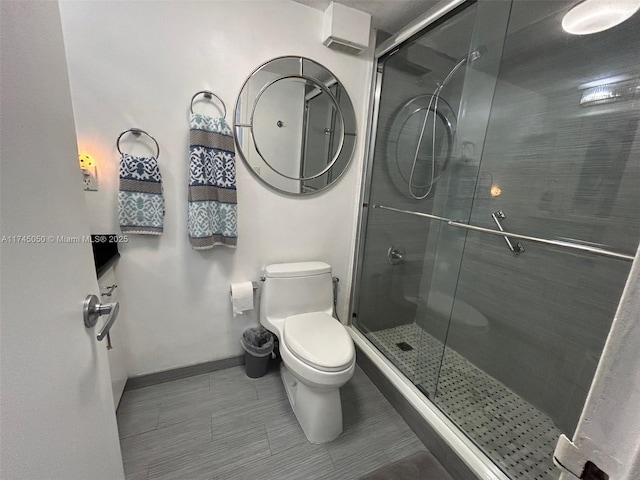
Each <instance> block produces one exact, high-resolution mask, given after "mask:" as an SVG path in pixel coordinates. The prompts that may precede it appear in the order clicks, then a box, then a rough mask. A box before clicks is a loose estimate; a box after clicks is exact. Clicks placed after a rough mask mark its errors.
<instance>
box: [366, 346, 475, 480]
mask: <svg viewBox="0 0 640 480" xmlns="http://www.w3.org/2000/svg"><path fill="white" fill-rule="evenodd" d="M356 355H357V363H358V365H359V366H360V368H362V370H363V371H364V372H365V373H366V374H367V376H368V377H369V378H370V379H371V381H372V382H373V383H374V384H375V385H376V386H377V387H378V389H379V390H380V391H381V392H382V394H383V395H384V396H385V398H386V399H387V400H388V401H389V403H391V405H393V408H395V409H396V411H397V412H398V413H399V414H400V416H401V417H402V418H403V419H404V421H405V422H407V425H409V427H411V429H412V430H413V431H414V433H415V434H416V436H417V437H418V438H419V439H420V440H421V441H422V443H424V445H425V446H426V447H427V449H428V450H429V451H430V452H431V453H432V454H433V456H434V457H436V458H437V459H438V461H439V462H440V463H441V464H442V466H443V467H444V468H445V469H446V470H447V472H449V475H451V476H452V477H453V478H454V479H455V480H470V479H478V477H477V476H476V475H475V474H474V473H473V472H472V471H471V470H470V469H469V467H468V466H467V465H466V464H465V463H464V461H463V460H462V459H461V458H460V457H459V456H458V455H457V454H456V453H455V452H454V451H453V449H452V448H451V447H450V446H449V445H447V443H446V442H445V441H444V440H443V439H442V438H441V437H440V435H438V433H437V432H436V431H435V430H434V429H433V427H432V426H431V425H429V424H428V423H427V421H426V420H425V419H424V418H423V417H422V415H420V413H419V412H418V411H417V410H416V409H415V408H414V407H413V405H411V403H409V401H408V400H407V399H406V398H405V397H404V396H403V395H402V394H401V393H400V392H398V390H397V389H396V388H395V387H394V386H393V384H392V383H391V382H390V381H389V379H387V377H386V376H385V375H384V374H383V373H382V372H381V371H380V369H378V367H377V366H376V365H375V364H374V363H373V362H372V361H371V360H370V359H369V357H367V355H365V354H364V353H363V352H362V350H360V348H359V347H357V346H356Z"/></svg>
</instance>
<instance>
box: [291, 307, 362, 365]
mask: <svg viewBox="0 0 640 480" xmlns="http://www.w3.org/2000/svg"><path fill="white" fill-rule="evenodd" d="M283 338H284V343H285V344H286V345H287V347H289V350H291V353H293V354H294V355H295V356H296V357H298V358H299V359H300V360H302V361H303V362H305V363H307V364H309V365H311V366H313V367H315V368H317V369H318V370H324V371H329V372H331V371H338V370H344V369H345V368H346V367H348V366H349V364H351V362H353V357H354V355H355V349H354V347H353V340H351V337H350V336H349V333H347V330H346V329H345V328H344V326H343V325H342V324H341V323H340V322H339V321H338V320H336V319H335V318H333V317H332V316H331V315H328V314H326V313H324V312H313V313H303V314H300V315H292V316H291V317H287V318H286V319H285V321H284V335H283Z"/></svg>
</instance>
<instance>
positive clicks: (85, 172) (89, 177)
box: [82, 167, 98, 192]
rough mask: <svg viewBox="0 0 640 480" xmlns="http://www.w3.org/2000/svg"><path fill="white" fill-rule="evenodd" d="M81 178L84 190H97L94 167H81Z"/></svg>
mask: <svg viewBox="0 0 640 480" xmlns="http://www.w3.org/2000/svg"><path fill="white" fill-rule="evenodd" d="M82 180H83V182H84V190H85V191H87V192H97V191H98V177H97V175H96V168H95V167H93V168H83V169H82Z"/></svg>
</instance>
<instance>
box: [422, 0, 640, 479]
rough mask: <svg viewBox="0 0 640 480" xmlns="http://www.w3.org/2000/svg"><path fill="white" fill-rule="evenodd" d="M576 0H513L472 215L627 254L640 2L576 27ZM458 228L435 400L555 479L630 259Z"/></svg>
mask: <svg viewBox="0 0 640 480" xmlns="http://www.w3.org/2000/svg"><path fill="white" fill-rule="evenodd" d="M576 3H578V2H576V1H567V2H564V1H559V2H546V1H530V2H514V3H513V7H512V12H511V16H510V20H509V28H508V34H507V38H506V42H505V46H504V52H503V57H502V61H501V64H500V72H499V76H498V82H497V86H496V89H495V96H494V98H493V102H492V105H491V115H490V119H489V124H488V129H487V133H486V139H485V141H484V145H483V148H482V151H477V149H476V154H477V156H478V157H480V167H479V171H478V175H477V178H476V185H475V193H474V199H473V207H472V210H471V214H470V216H469V220H468V222H469V224H471V225H478V226H481V227H485V228H490V229H493V230H496V229H497V228H498V223H500V224H501V226H502V227H503V228H504V229H505V230H506V231H508V232H513V233H519V234H524V235H529V236H532V237H541V238H546V239H558V240H563V241H567V242H572V243H577V244H582V245H591V246H595V247H598V248H603V249H606V250H612V251H617V252H623V253H627V254H632V253H633V252H634V251H635V248H636V246H637V244H638V240H639V238H640V216H639V215H638V207H639V206H640V189H638V185H639V184H640V162H638V158H640V133H639V128H638V127H639V115H638V111H639V110H638V107H639V106H640V95H639V94H638V92H639V86H640V65H639V63H638V58H637V52H638V51H640V35H639V34H638V32H640V15H639V14H638V13H636V15H635V16H634V17H633V18H631V19H630V20H628V21H627V22H625V23H624V24H621V25H619V26H617V27H614V28H612V29H610V30H607V31H605V32H602V33H599V34H595V35H587V36H580V37H577V36H572V35H569V34H568V33H566V32H564V31H563V30H562V27H561V23H562V17H563V16H564V14H565V13H566V12H567V11H568V10H569V9H570V8H571V7H572V6H573V5H575V4H576ZM467 78H468V77H467ZM607 91H608V92H610V94H608V95H604V94H603V92H607ZM460 180H463V179H462V178H461V179H460ZM450 184H451V183H450ZM447 201H449V202H452V201H454V199H452V198H449V199H447ZM465 233H466V242H465V245H464V253H463V255H462V261H461V265H460V269H459V271H458V277H457V283H456V287H455V295H454V300H453V302H452V310H451V315H450V318H449V328H448V332H447V335H446V348H445V352H444V356H443V359H442V366H441V369H440V372H439V378H438V385H437V393H436V395H435V403H436V404H437V405H438V406H439V407H440V408H441V409H442V410H443V411H444V412H445V413H446V414H447V415H448V416H449V417H450V418H451V419H452V420H453V421H454V422H455V423H456V424H457V425H458V426H460V428H461V429H462V430H463V431H465V433H466V434H467V435H468V436H469V437H470V438H471V439H472V440H473V441H474V442H475V443H476V444H477V445H478V446H480V447H481V448H482V449H483V450H484V451H485V453H487V454H488V455H489V456H490V457H491V458H492V459H493V460H494V461H495V462H496V463H497V464H498V465H499V466H500V467H501V468H502V469H503V470H504V471H505V472H506V473H507V474H508V475H509V476H510V477H512V478H514V479H515V478H517V479H555V478H557V477H558V476H559V471H558V470H557V469H556V468H555V467H554V466H553V462H552V453H553V449H554V447H555V443H556V441H557V438H558V436H559V434H560V433H565V434H566V435H567V436H569V437H571V435H572V434H573V431H574V429H575V425H576V423H577V420H578V417H579V415H580V412H581V410H582V406H583V404H584V401H585V398H586V395H587V393H588V389H589V386H590V384H591V381H592V378H593V374H594V372H595V368H596V366H597V363H598V360H599V358H600V354H601V352H602V348H603V345H604V342H605V340H606V337H607V333H608V331H609V328H610V324H611V321H612V319H613V316H614V313H615V309H616V305H617V303H618V300H619V298H620V295H621V293H622V289H623V285H624V282H625V279H626V277H627V274H628V271H629V267H630V263H629V262H625V261H622V260H619V259H616V258H610V257H605V256H594V255H589V254H586V253H584V252H579V251H573V250H568V249H566V248H563V247H554V246H548V245H541V244H538V243H535V242H531V241H529V242H528V241H526V240H518V239H510V240H511V243H512V246H514V248H515V249H516V250H517V246H516V245H517V244H518V243H520V244H521V245H522V249H523V250H524V251H522V252H521V253H517V252H512V251H511V250H510V248H509V246H508V245H507V242H506V241H505V240H504V239H503V238H501V237H500V236H494V235H487V234H486V233H482V232H474V231H465ZM440 243H442V242H440ZM438 278H440V274H439V273H438V272H437V271H434V272H433V274H432V278H431V283H432V284H433V283H435V282H437V281H438Z"/></svg>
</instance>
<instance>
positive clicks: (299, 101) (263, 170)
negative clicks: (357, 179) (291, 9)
mask: <svg viewBox="0 0 640 480" xmlns="http://www.w3.org/2000/svg"><path fill="white" fill-rule="evenodd" d="M234 131H235V137H236V145H237V147H238V153H239V154H240V156H241V157H242V160H243V161H244V162H245V164H246V165H247V167H249V170H251V171H252V172H253V173H254V175H256V176H257V177H258V178H259V179H260V180H261V181H262V182H264V183H266V184H267V185H269V186H270V187H272V188H275V189H276V190H278V191H280V192H284V193H289V194H295V195H308V194H312V193H315V192H319V191H321V190H324V189H325V188H327V187H328V186H329V185H331V184H332V183H333V182H335V181H336V180H338V178H340V176H341V175H342V174H343V173H344V171H345V170H346V168H347V165H348V164H349V161H350V160H351V156H352V154H353V150H354V148H355V142H356V119H355V113H354V110H353V105H352V104H351V100H350V99H349V95H348V94H347V92H346V91H345V89H344V87H343V86H342V84H341V83H340V82H339V81H338V80H337V78H336V77H335V76H334V75H333V74H332V73H331V72H330V71H329V70H327V69H326V68H324V67H323V66H322V65H320V64H318V63H316V62H314V61H313V60H309V59H307V58H303V57H280V58H276V59H274V60H271V61H269V62H267V63H265V64H263V65H261V66H260V67H258V68H257V69H256V70H255V71H254V72H253V73H252V74H251V75H250V76H249V78H248V79H247V80H246V81H245V82H244V85H243V86H242V90H241V91H240V95H239V96H238V101H237V103H236V109H235V118H234Z"/></svg>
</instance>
